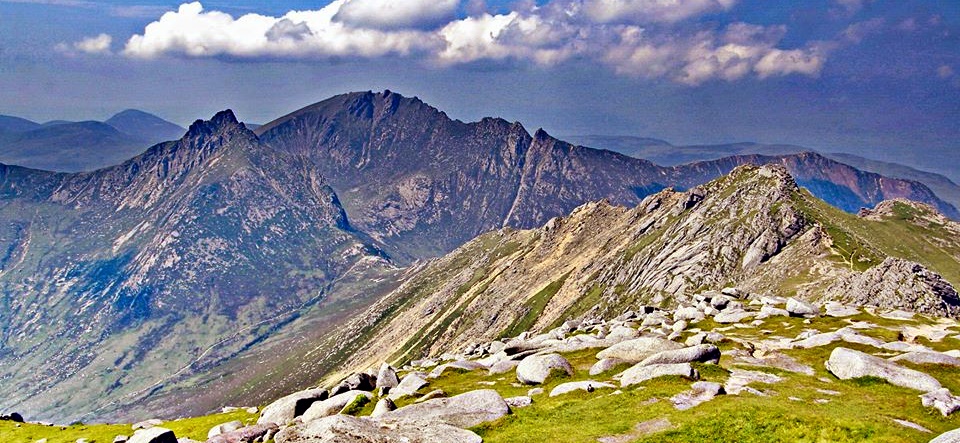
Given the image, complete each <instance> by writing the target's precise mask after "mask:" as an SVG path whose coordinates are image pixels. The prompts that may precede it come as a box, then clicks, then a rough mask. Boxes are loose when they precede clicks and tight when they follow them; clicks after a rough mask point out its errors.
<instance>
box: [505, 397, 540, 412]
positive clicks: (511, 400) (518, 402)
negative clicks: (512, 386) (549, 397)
mask: <svg viewBox="0 0 960 443" xmlns="http://www.w3.org/2000/svg"><path fill="white" fill-rule="evenodd" d="M503 401H504V402H506V403H507V406H510V408H511V409H512V408H525V407H527V406H530V405H532V404H533V399H532V398H530V397H528V396H526V395H521V396H517V397H508V398H505V399H503Z"/></svg>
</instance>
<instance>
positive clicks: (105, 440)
mask: <svg viewBox="0 0 960 443" xmlns="http://www.w3.org/2000/svg"><path fill="white" fill-rule="evenodd" d="M234 420H240V421H242V422H243V423H245V424H253V423H255V422H256V420H257V415H256V414H248V413H247V412H246V411H244V410H239V411H235V412H231V413H228V414H212V415H206V416H202V417H195V418H187V419H183V420H174V421H168V422H164V423H163V424H162V425H160V427H163V428H167V429H170V430H172V431H173V432H174V434H176V435H177V438H184V437H187V438H192V439H194V440H198V441H206V440H207V432H208V431H209V430H210V428H212V427H214V426H216V425H218V424H221V423H226V422H230V421H234ZM117 435H126V436H131V435H133V429H131V427H130V425H129V424H119V425H110V424H90V425H87V424H76V425H71V426H43V425H36V424H30V423H23V424H21V425H20V427H16V425H15V424H14V423H12V422H6V421H0V441H2V442H4V443H31V442H34V441H37V440H39V439H42V438H46V439H47V442H48V443H74V442H76V441H77V439H80V438H86V439H87V441H88V442H90V443H111V442H113V439H114V437H116V436H117Z"/></svg>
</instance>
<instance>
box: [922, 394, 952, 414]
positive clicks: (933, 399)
mask: <svg viewBox="0 0 960 443" xmlns="http://www.w3.org/2000/svg"><path fill="white" fill-rule="evenodd" d="M920 403H921V404H923V406H924V407H927V408H934V409H936V410H938V411H940V413H941V414H943V416H944V417H946V416H948V415H950V414H953V413H954V412H957V411H960V397H957V396H956V395H953V394H951V393H950V390H948V389H947V388H941V389H937V390H936V391H930V392H927V393H926V394H923V395H921V396H920Z"/></svg>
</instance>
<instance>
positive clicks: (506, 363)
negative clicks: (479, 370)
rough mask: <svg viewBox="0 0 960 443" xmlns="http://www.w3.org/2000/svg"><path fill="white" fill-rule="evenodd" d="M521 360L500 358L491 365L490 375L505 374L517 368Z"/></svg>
mask: <svg viewBox="0 0 960 443" xmlns="http://www.w3.org/2000/svg"><path fill="white" fill-rule="evenodd" d="M519 364H520V362H519V361H516V360H500V361H498V362H496V363H494V364H492V365H490V375H497V374H505V373H507V372H510V371H512V370H513V368H516V367H517V365H519Z"/></svg>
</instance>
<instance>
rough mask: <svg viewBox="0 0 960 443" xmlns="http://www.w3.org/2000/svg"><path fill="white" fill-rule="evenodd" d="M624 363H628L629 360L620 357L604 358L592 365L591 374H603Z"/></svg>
mask: <svg viewBox="0 0 960 443" xmlns="http://www.w3.org/2000/svg"><path fill="white" fill-rule="evenodd" d="M624 363H627V361H625V360H621V359H619V358H604V359H602V360H600V361H598V362H596V363H594V364H593V366H591V367H590V375H600V374H603V373H604V372H607V371H609V370H611V369H613V368H615V367H616V366H617V365H621V364H624Z"/></svg>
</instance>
